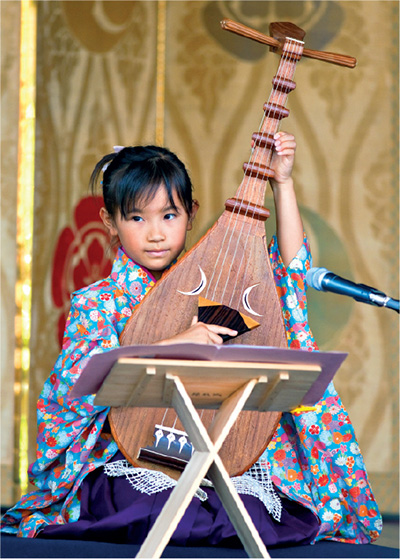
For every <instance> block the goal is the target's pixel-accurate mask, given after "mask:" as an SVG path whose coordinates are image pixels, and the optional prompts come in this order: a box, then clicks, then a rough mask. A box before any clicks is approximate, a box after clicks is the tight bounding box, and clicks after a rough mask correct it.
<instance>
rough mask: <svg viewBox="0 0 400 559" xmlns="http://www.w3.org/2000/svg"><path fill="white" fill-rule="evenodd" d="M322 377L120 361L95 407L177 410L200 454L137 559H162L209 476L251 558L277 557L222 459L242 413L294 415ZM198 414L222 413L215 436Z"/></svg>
mask: <svg viewBox="0 0 400 559" xmlns="http://www.w3.org/2000/svg"><path fill="white" fill-rule="evenodd" d="M300 353H302V352H300ZM292 355H293V354H292ZM227 370H228V371H229V376H227V374H226V372H225V373H224V371H227ZM320 374H321V366H320V365H318V364H304V363H300V364H293V363H291V364H282V363H257V362H251V363H245V362H231V361H200V360H199V361H190V360H180V359H165V358H164V359H153V358H141V357H139V358H122V359H118V360H117V361H116V363H115V365H114V366H113V367H112V369H111V371H110V372H109V374H108V375H107V376H106V378H105V380H104V382H103V384H102V386H101V388H100V390H99V391H98V392H97V395H96V398H95V401H94V403H95V405H103V406H111V407H116V406H132V407H133V406H143V407H174V408H175V410H176V412H177V414H178V417H179V419H180V421H181V423H182V425H183V426H184V428H185V430H186V432H187V434H188V436H189V438H190V441H191V443H192V445H193V448H194V452H193V455H192V458H191V459H190V461H189V463H188V464H187V466H186V468H185V470H184V471H183V473H182V475H181V477H180V479H179V481H178V483H177V485H176V486H175V488H174V489H173V491H172V493H171V495H170V497H169V499H168V500H167V502H166V504H165V505H164V508H163V510H162V511H161V513H160V515H159V516H158V518H157V520H156V522H155V524H154V525H153V527H152V528H151V530H150V531H149V534H148V535H147V537H146V539H145V541H144V543H143V544H142V546H141V548H140V550H139V553H138V555H137V557H161V554H162V552H163V550H164V548H165V547H166V545H167V544H168V542H169V540H170V538H171V536H172V534H173V533H174V531H175V529H176V527H177V525H178V523H179V521H180V520H181V518H182V516H183V515H184V513H185V511H186V508H187V507H188V505H189V503H190V501H191V499H192V498H193V496H194V494H195V492H196V490H197V489H198V487H199V485H200V483H201V481H202V480H203V478H204V477H205V476H206V474H208V477H209V478H210V480H211V481H212V483H213V485H214V488H215V490H216V492H217V494H218V496H219V498H220V500H221V503H222V505H223V506H224V508H225V510H226V512H227V514H228V516H229V518H230V520H231V522H232V524H233V526H234V527H235V530H236V532H237V534H238V536H239V538H240V540H241V542H242V544H243V546H244V548H245V550H246V552H247V554H248V555H249V557H270V555H269V554H268V551H267V549H266V547H265V545H264V543H263V542H262V540H261V538H260V536H259V534H258V532H257V530H256V528H255V526H254V524H253V522H252V520H251V518H250V516H249V514H248V512H247V510H246V508H245V507H244V505H243V502H242V500H241V499H240V497H239V495H238V494H237V492H236V489H235V488H234V486H233V484H232V481H231V480H230V477H229V475H228V472H227V471H226V469H225V466H224V464H223V462H222V460H221V458H220V456H219V454H218V452H219V450H220V448H221V446H222V444H223V442H224V440H225V438H226V436H227V435H228V433H229V430H230V428H231V427H232V425H233V424H234V422H235V421H236V419H237V417H238V415H239V413H240V412H241V411H242V410H253V411H255V410H258V411H290V410H292V409H293V408H295V407H297V406H299V405H301V404H302V402H303V399H304V396H305V395H306V394H307V393H308V392H309V391H310V389H311V388H312V386H313V384H314V383H316V382H317V380H318V379H319V377H320ZM331 376H333V375H331ZM328 380H329V379H328ZM327 382H328V381H327ZM327 382H326V384H327ZM314 403H315V402H314ZM196 408H199V409H207V408H213V409H216V410H217V411H216V414H215V419H214V421H213V423H212V424H211V426H210V427H209V429H208V431H207V429H206V428H205V426H204V425H203V423H202V421H201V419H200V416H199V414H198V413H197V410H196Z"/></svg>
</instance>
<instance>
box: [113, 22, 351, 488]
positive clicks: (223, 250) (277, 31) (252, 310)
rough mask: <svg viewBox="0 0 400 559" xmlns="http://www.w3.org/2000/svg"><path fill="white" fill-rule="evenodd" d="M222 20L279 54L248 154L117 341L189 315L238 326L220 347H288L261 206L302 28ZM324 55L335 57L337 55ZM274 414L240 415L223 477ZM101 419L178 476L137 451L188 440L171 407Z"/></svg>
mask: <svg viewBox="0 0 400 559" xmlns="http://www.w3.org/2000/svg"><path fill="white" fill-rule="evenodd" d="M222 26H223V27H224V28H226V29H228V30H231V31H233V32H236V33H239V34H242V35H245V36H248V37H251V38H253V39H255V40H259V41H261V42H265V43H267V44H269V45H270V46H271V48H272V49H273V50H275V51H279V53H280V55H281V56H280V62H279V66H278V70H277V73H276V75H275V76H274V78H273V80H272V91H271V93H270V96H269V99H268V101H267V102H266V103H265V104H264V106H263V115H262V121H261V124H260V127H259V130H258V132H256V133H254V134H253V135H252V149H251V156H250V158H249V161H248V162H247V163H245V164H244V165H243V169H244V175H243V180H242V182H241V184H240V186H239V188H238V189H237V191H236V194H235V196H234V197H233V198H231V199H229V200H227V201H226V204H225V210H224V211H223V213H222V215H221V216H220V217H219V219H218V220H217V221H216V223H215V224H214V225H213V226H212V227H211V229H210V230H209V231H208V232H207V233H206V234H205V235H204V236H203V237H202V238H201V239H200V241H199V242H198V243H197V244H196V245H195V246H194V247H193V248H192V249H191V250H190V251H189V252H187V253H186V254H185V255H184V256H183V257H182V258H181V259H180V260H179V261H178V263H177V264H175V265H174V266H173V267H172V268H171V269H170V270H169V271H168V272H167V273H165V274H164V276H163V277H162V278H161V279H160V280H159V281H158V282H157V284H156V285H155V287H154V288H153V289H152V290H151V291H150V292H149V293H148V294H147V295H146V296H145V298H144V299H143V301H142V302H141V303H140V304H139V305H138V307H136V309H135V311H134V313H133V315H132V317H131V318H130V320H129V322H128V323H127V325H126V327H125V330H124V332H123V334H122V336H121V340H120V342H121V345H134V344H135V345H137V344H152V343H155V342H157V341H160V340H162V339H166V338H170V337H172V336H174V335H175V334H178V333H179V332H183V331H184V330H186V329H188V328H189V327H190V325H191V321H192V318H193V316H195V315H198V316H199V320H201V321H203V322H208V323H212V322H215V323H217V324H223V325H227V326H229V327H232V328H234V329H236V330H239V332H240V335H239V336H238V337H236V338H231V339H227V340H226V341H225V342H224V343H225V344H246V345H255V346H274V347H280V348H285V347H287V341H286V334H285V328H284V321H283V316H282V312H281V306H280V301H279V298H278V295H277V292H276V287H275V282H274V279H273V274H272V270H271V266H270V262H269V257H268V252H267V239H266V232H265V220H266V219H267V218H268V216H269V211H268V210H267V209H266V208H264V206H263V203H264V198H265V191H266V186H267V182H268V180H269V178H271V177H272V176H273V171H272V170H271V168H270V163H271V158H272V153H273V146H274V139H273V138H274V134H275V133H276V132H277V131H278V129H279V126H280V122H281V120H282V119H283V118H285V117H287V116H288V115H289V110H288V109H287V108H286V107H285V105H286V101H287V98H288V95H289V93H290V92H291V91H292V90H293V89H294V88H295V83H294V81H293V77H294V73H295V68H296V64H297V63H298V62H299V60H300V59H301V57H302V54H303V50H304V49H303V46H304V43H303V38H304V35H305V33H304V31H303V30H301V29H299V28H298V27H297V26H295V25H293V24H289V23H285V24H279V23H276V24H271V26H270V32H271V34H272V35H273V38H270V37H266V36H265V35H262V34H260V33H258V32H256V31H254V30H251V29H249V28H247V27H244V26H242V25H240V24H237V23H235V22H232V21H231V20H224V22H222ZM267 40H268V41H269V42H268V41H267ZM309 52H314V51H309ZM320 54H329V53H320ZM332 56H340V55H332ZM341 58H342V59H343V60H345V62H344V64H345V65H351V64H347V60H346V58H347V57H341ZM323 59H326V58H323ZM353 60H354V59H353ZM330 61H331V62H334V63H340V62H338V61H337V60H336V59H335V60H330ZM214 413H215V412H214V411H213V410H202V412H201V419H202V421H203V423H204V424H205V426H206V427H207V426H208V425H209V424H210V423H211V422H212V420H213V417H214ZM280 416H281V414H280V413H276V412H252V411H242V412H241V414H240V415H239V418H238V420H237V421H236V423H235V425H234V426H233V428H232V429H231V431H230V433H229V435H228V437H227V439H226V440H225V442H224V444H223V446H222V449H221V451H220V456H221V458H222V460H223V462H224V464H225V467H226V469H227V471H228V472H229V474H230V475H231V476H235V475H240V474H242V473H243V472H244V471H246V470H247V469H248V468H249V467H251V466H252V465H253V464H254V462H255V461H256V460H257V459H258V458H259V456H260V455H261V453H262V452H263V451H264V450H265V448H266V447H267V445H268V443H269V441H270V439H271V438H272V436H273V433H274V430H275V429H276V426H277V424H278V422H279V420H280ZM109 419H110V425H111V430H112V434H113V436H114V438H115V440H116V441H117V443H118V446H119V448H120V449H121V451H122V452H123V453H124V455H125V456H126V457H127V459H128V460H129V461H130V462H131V463H132V464H134V465H137V466H140V467H144V468H152V469H157V470H162V471H164V472H165V473H167V474H169V475H171V476H172V477H177V476H178V475H179V474H177V471H178V470H177V469H176V464H175V462H174V459H173V458H172V459H171V461H168V460H167V461H166V462H165V461H164V460H161V459H160V460H159V459H156V461H155V462H153V461H149V458H148V456H147V455H146V452H145V450H146V449H148V448H149V447H151V446H152V445H153V444H154V439H156V442H157V440H158V438H163V437H165V438H166V439H168V437H169V436H170V437H171V440H176V441H181V442H180V443H179V444H180V448H184V447H185V446H186V442H187V440H186V437H185V434H184V433H182V432H181V429H182V427H181V425H180V424H179V421H178V422H177V418H176V414H175V411H174V410H173V409H161V408H112V409H111V411H110V414H109ZM168 440H170V439H168ZM171 464H174V465H173V466H171ZM178 467H179V466H178Z"/></svg>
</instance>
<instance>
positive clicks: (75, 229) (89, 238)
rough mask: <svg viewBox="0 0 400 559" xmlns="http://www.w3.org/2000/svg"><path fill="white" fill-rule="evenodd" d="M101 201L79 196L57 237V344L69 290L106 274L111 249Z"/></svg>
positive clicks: (54, 289) (54, 292) (53, 286)
mask: <svg viewBox="0 0 400 559" xmlns="http://www.w3.org/2000/svg"><path fill="white" fill-rule="evenodd" d="M102 205H104V203H103V198H102V197H101V196H96V197H93V196H90V197H87V198H82V200H80V201H79V202H78V204H77V206H76V207H75V211H74V224H73V225H72V226H71V227H70V226H68V227H65V228H64V229H63V230H62V231H61V233H60V236H59V238H58V241H57V245H56V249H55V253H54V260H53V272H52V280H51V289H52V297H53V303H54V305H55V307H57V309H59V311H60V315H59V318H58V330H57V334H58V341H59V344H60V347H61V345H62V339H63V334H64V328H65V322H66V320H67V316H68V312H69V309H70V296H71V293H73V292H74V291H76V290H77V289H81V288H82V287H85V286H87V285H90V284H91V283H93V282H95V281H98V280H100V279H103V278H105V277H107V276H108V275H109V274H110V272H111V267H112V261H113V259H114V251H113V250H112V249H111V246H110V239H109V237H108V235H107V232H106V230H105V228H104V225H103V222H102V221H101V219H100V216H99V210H100V208H101V207H102Z"/></svg>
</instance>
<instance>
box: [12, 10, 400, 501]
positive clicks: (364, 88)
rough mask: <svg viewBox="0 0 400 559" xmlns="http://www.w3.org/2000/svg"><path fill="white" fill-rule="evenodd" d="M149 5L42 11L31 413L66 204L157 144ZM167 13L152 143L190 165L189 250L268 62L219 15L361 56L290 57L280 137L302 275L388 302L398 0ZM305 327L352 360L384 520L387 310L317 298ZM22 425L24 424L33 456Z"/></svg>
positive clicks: (53, 325) (389, 424) (230, 179)
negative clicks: (303, 246)
mask: <svg viewBox="0 0 400 559" xmlns="http://www.w3.org/2000/svg"><path fill="white" fill-rule="evenodd" d="M163 5H164V4H163V3H162V2H140V1H138V2H133V1H132V2H131V1H129V2H126V1H122V2H118V1H113V2H97V3H95V2H89V1H83V2H72V1H66V2H63V1H57V2H56V1H52V2H47V1H42V2H39V3H38V52H37V62H38V69H37V82H38V99H37V160H36V186H35V233H34V258H33V308H32V321H33V322H32V324H33V326H32V371H31V390H30V394H31V410H32V414H33V413H34V406H35V401H36V398H37V395H38V393H39V391H40V388H41V386H42V384H43V381H44V380H45V378H46V377H47V375H48V374H49V371H50V369H51V367H52V365H53V363H54V360H55V358H56V356H57V353H58V341H57V336H56V330H57V321H58V318H59V309H56V308H55V306H54V302H53V300H52V297H51V277H52V266H53V258H54V252H55V247H56V244H57V240H58V237H59V235H60V233H61V231H62V230H63V229H64V228H66V227H70V228H71V230H74V228H76V225H75V224H74V217H73V211H74V208H75V206H76V204H77V203H78V201H79V200H80V199H81V198H82V197H84V196H86V195H87V182H88V178H89V175H90V172H91V170H92V167H93V166H94V164H95V163H96V161H97V159H99V158H100V156H101V155H102V154H104V153H106V152H108V151H109V150H110V149H111V147H112V146H113V145H115V144H123V145H127V144H135V143H147V142H154V141H155V131H156V108H157V106H158V105H157V102H160V99H158V100H157V98H156V92H157V89H156V88H157V72H156V69H157V65H156V63H157V46H158V47H159V48H160V46H161V47H162V46H163V45H162V43H160V38H162V22H161V24H160V20H159V19H158V16H159V15H160V13H162V12H160V10H162V8H163ZM96 6H97V8H96ZM165 9H166V42H165V45H164V46H165V54H166V58H165V62H166V66H165V99H164V107H165V145H166V146H167V147H169V148H171V149H172V150H174V151H176V152H177V153H178V155H179V156H181V158H182V159H183V160H184V161H185V163H186V164H187V166H188V168H189V169H190V172H191V175H192V178H193V181H194V184H195V189H196V192H195V194H196V197H197V198H198V199H199V200H200V203H201V210H200V212H199V214H198V219H197V224H196V228H195V230H194V232H193V233H192V236H191V239H190V240H191V241H192V242H194V241H195V240H196V239H198V238H199V237H200V236H201V234H202V233H203V232H204V231H205V230H206V229H207V227H208V226H209V225H210V224H212V223H213V222H214V220H215V219H216V218H217V217H218V215H219V213H220V212H221V211H222V209H223V203H224V201H225V199H226V198H228V197H231V196H232V195H233V194H234V193H235V191H236V188H237V186H238V185H239V183H240V181H241V176H242V171H241V167H242V163H243V162H244V161H245V160H247V158H248V155H249V147H250V138H251V134H252V132H254V131H256V130H257V129H258V126H259V121H260V119H261V116H262V106H263V103H264V102H265V101H266V100H267V98H268V95H269V92H270V88H271V79H272V76H273V75H274V74H275V72H276V69H277V64H278V61H279V59H278V57H277V56H276V55H275V54H273V53H271V52H269V50H268V48H266V47H263V46H260V45H256V44H255V43H254V44H253V43H251V42H250V41H249V40H247V39H244V38H238V37H236V36H234V35H232V34H230V33H228V32H226V31H222V30H220V28H219V21H220V19H222V18H223V17H231V18H232V19H236V20H238V21H242V22H243V23H245V24H247V25H249V26H251V27H254V28H258V29H259V30H261V31H264V32H265V33H268V24H269V22H271V21H277V20H281V21H285V20H289V21H293V22H294V23H296V24H297V25H299V26H301V27H303V28H304V29H305V31H307V35H306V38H305V41H306V47H307V48H310V49H316V50H328V51H333V52H340V53H344V54H350V55H352V56H355V57H356V58H357V60H358V64H357V67H356V69H354V70H350V69H346V68H340V67H338V66H333V65H327V64H324V63H322V62H317V61H313V60H309V59H303V60H302V61H301V62H300V64H299V65H298V68H297V70H296V77H295V80H296V82H297V88H296V90H295V91H294V92H293V93H291V94H290V96H289V101H288V107H289V108H290V110H291V115H290V117H289V119H288V120H287V121H285V122H284V124H283V128H284V129H287V130H289V131H292V132H294V133H295V135H296V137H297V141H298V151H297V159H296V170H295V181H296V187H297V192H298V198H299V203H300V205H301V208H302V211H303V215H304V220H305V223H306V227H307V231H308V233H309V236H310V238H311V242H312V248H313V254H314V265H316V266H324V267H326V268H328V269H331V270H333V271H335V272H336V273H339V274H340V275H343V276H345V277H349V278H353V279H354V280H355V281H358V282H363V283H366V284H368V285H372V286H375V287H379V288H380V289H382V290H383V291H385V292H386V293H388V294H389V295H391V296H393V297H397V298H398V296H399V295H398V272H397V270H398V211H397V209H398V176H397V144H396V141H397V139H396V133H397V117H398V107H397V98H398V97H397V94H398V89H397V88H398V65H397V62H398V59H397V51H396V49H397V44H398V6H397V3H396V2H390V1H385V2H375V1H369V0H368V1H367V0H366V1H357V2H351V1H349V2H347V1H346V2H334V1H329V2H306V1H304V2H297V3H294V2H262V1H259V2H248V1H246V2H228V1H226V2H225V1H213V2H206V1H177V2H175V1H171V0H167V1H166V2H165ZM157 38H158V39H159V43H158V44H157ZM158 52H159V53H160V50H159V51H158ZM158 80H160V75H158ZM158 85H160V81H159V82H158ZM159 91H160V90H159ZM8 125H9V126H10V127H11V128H12V127H13V126H12V121H11V122H10V123H9V124H8ZM3 141H4V140H3ZM269 204H270V199H269V200H268V204H267V205H269ZM269 221H270V222H269V223H268V225H267V229H268V233H269V235H270V234H271V233H272V231H273V222H272V220H269ZM2 290H3V287H2ZM2 296H3V291H2ZM310 318H311V324H312V327H313V330H314V333H315V335H316V338H317V340H318V341H319V343H320V345H321V348H322V349H324V350H338V351H347V352H348V353H349V357H348V359H347V360H346V362H345V364H344V366H343V367H342V369H341V370H340V372H339V373H338V375H337V379H336V386H337V388H338V390H339V392H340V394H341V396H342V398H343V400H344V402H345V404H346V406H347V407H348V409H349V412H350V416H351V418H352V421H353V423H354V425H355V428H356V432H357V433H358V438H359V442H360V445H361V449H362V451H363V454H364V456H365V459H366V463H367V466H368V470H369V474H370V477H371V480H372V483H373V487H374V490H375V493H376V497H377V499H378V501H379V504H380V505H381V508H382V510H383V511H389V512H395V511H398V502H397V495H398V491H397V489H395V487H396V483H397V479H398V461H397V453H398V441H397V438H398V425H397V421H398V378H397V375H398V344H397V339H398V326H397V324H398V323H397V316H396V315H395V313H394V312H393V311H390V310H386V309H377V308H374V307H370V306H368V305H362V304H361V303H355V302H354V301H353V300H348V299H345V298H341V297H339V296H335V295H328V294H323V293H316V292H314V293H310ZM7 378H8V379H10V371H8V372H7ZM9 417H12V414H11V415H9ZM32 417H33V415H32ZM34 431H35V428H34V423H33V421H31V432H30V440H31V448H32V450H33V449H34V437H35V433H34Z"/></svg>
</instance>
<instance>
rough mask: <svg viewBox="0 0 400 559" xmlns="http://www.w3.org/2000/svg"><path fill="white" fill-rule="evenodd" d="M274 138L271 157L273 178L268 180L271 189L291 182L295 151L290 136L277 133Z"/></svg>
mask: <svg viewBox="0 0 400 559" xmlns="http://www.w3.org/2000/svg"><path fill="white" fill-rule="evenodd" d="M274 138H275V149H274V151H273V155H272V161H271V168H272V169H273V170H274V172H275V176H274V178H273V179H270V183H271V186H272V189H274V188H275V187H277V186H279V185H284V184H286V183H287V182H291V180H292V170H293V163H294V154H295V151H296V140H295V137H294V136H293V135H292V134H288V133H287V132H277V133H276V134H275V136H274Z"/></svg>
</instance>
